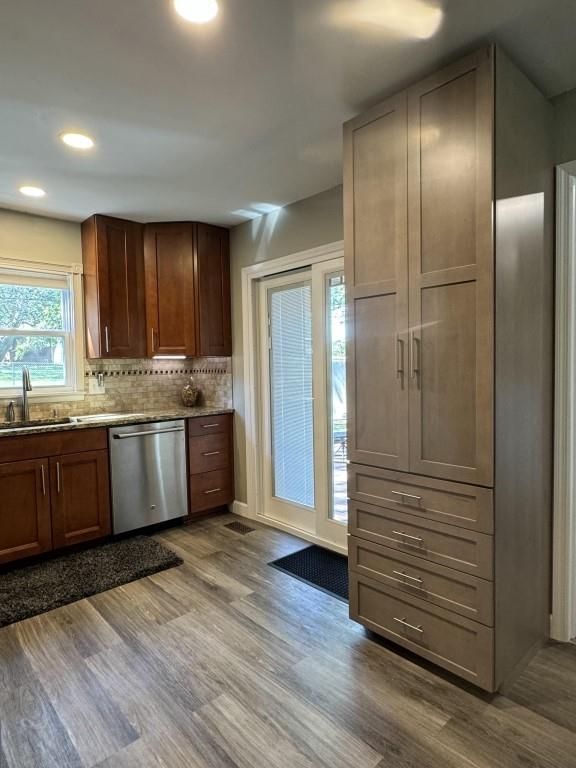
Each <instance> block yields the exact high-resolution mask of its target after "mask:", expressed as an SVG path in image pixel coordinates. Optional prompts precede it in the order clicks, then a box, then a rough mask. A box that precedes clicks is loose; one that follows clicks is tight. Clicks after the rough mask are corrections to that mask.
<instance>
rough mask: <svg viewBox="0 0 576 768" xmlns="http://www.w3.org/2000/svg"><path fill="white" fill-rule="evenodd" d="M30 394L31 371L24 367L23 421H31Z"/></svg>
mask: <svg viewBox="0 0 576 768" xmlns="http://www.w3.org/2000/svg"><path fill="white" fill-rule="evenodd" d="M28 392H32V383H31V381H30V371H29V370H28V368H26V366H24V367H23V368H22V421H30V404H29V403H28Z"/></svg>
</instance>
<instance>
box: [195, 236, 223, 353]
mask: <svg viewBox="0 0 576 768" xmlns="http://www.w3.org/2000/svg"><path fill="white" fill-rule="evenodd" d="M196 304H197V310H198V326H197V327H198V333H197V354H199V355H206V356H210V355H221V356H228V355H231V354H232V326H231V319H230V245H229V234H228V230H227V229H222V228H221V227H212V226H210V225H208V224H197V226H196Z"/></svg>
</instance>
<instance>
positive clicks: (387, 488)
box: [348, 464, 494, 533]
mask: <svg viewBox="0 0 576 768" xmlns="http://www.w3.org/2000/svg"><path fill="white" fill-rule="evenodd" d="M348 494H349V496H350V498H352V499H356V500H357V501H365V502H367V503H369V504H376V505H378V506H382V507H386V508H388V509H399V510H405V511H406V512H409V513H410V514H411V515H417V516H419V517H425V518H426V519H427V520H436V521H437V522H439V523H449V524H450V525H458V526H460V527H462V528H469V529H470V530H473V531H480V532H482V533H493V531H494V514H493V503H492V491H491V490H490V489H488V488H477V487H476V486H474V485H465V484H463V483H451V482H448V481H447V480H433V479H432V478H428V477H422V476H420V475H410V474H407V473H404V472H393V471H391V470H386V469H376V468H374V467H365V466H362V465H359V464H350V465H349V468H348Z"/></svg>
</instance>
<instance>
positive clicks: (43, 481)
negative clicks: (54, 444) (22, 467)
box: [40, 464, 46, 496]
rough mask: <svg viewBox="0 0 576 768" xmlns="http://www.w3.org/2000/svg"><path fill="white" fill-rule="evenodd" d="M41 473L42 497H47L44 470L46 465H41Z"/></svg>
mask: <svg viewBox="0 0 576 768" xmlns="http://www.w3.org/2000/svg"><path fill="white" fill-rule="evenodd" d="M40 472H41V474H42V495H43V496H46V472H45V470H44V464H42V465H41V467H40Z"/></svg>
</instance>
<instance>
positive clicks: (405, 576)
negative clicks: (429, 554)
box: [392, 571, 424, 584]
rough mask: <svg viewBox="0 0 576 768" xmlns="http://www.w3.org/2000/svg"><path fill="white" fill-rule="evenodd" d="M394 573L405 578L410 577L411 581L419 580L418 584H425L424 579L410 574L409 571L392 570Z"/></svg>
mask: <svg viewBox="0 0 576 768" xmlns="http://www.w3.org/2000/svg"><path fill="white" fill-rule="evenodd" d="M392 573H393V574H394V575H395V576H401V577H402V578H403V579H410V580H411V581H416V582H418V584H424V581H423V580H422V579H419V578H418V577H417V576H409V575H408V574H407V573H404V571H392Z"/></svg>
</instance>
